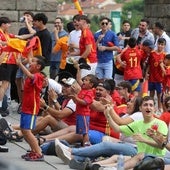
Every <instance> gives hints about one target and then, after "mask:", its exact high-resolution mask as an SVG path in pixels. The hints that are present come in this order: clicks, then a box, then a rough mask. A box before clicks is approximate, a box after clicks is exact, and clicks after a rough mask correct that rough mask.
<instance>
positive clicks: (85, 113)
mask: <svg viewBox="0 0 170 170" xmlns="http://www.w3.org/2000/svg"><path fill="white" fill-rule="evenodd" d="M97 82H98V80H97V78H96V77H95V76H94V75H92V74H88V75H87V76H85V77H84V78H83V79H82V81H80V80H79V82H78V83H79V84H80V86H81V90H80V92H79V93H78V95H71V96H70V97H71V98H72V99H73V101H74V102H75V103H76V133H77V134H82V135H83V146H87V145H90V142H89V136H88V130H89V122H90V108H89V106H90V105H91V103H92V102H93V99H94V90H93V87H95V86H96V85H97Z"/></svg>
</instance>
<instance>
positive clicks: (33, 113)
mask: <svg viewBox="0 0 170 170" xmlns="http://www.w3.org/2000/svg"><path fill="white" fill-rule="evenodd" d="M17 64H18V66H19V67H20V68H21V69H22V70H23V72H24V74H25V75H26V76H27V78H26V79H25V83H24V92H23V101H22V109H21V119H20V128H21V131H22V134H23V137H24V139H25V140H26V141H27V143H28V144H29V145H30V147H31V152H28V153H26V154H25V155H22V156H21V157H22V158H23V159H25V160H27V161H43V160H44V156H43V154H42V153H41V149H40V147H39V145H38V142H37V140H36V138H35V136H34V135H33V134H32V129H34V128H35V124H36V117H37V114H38V112H39V108H40V92H41V90H42V85H43V79H44V76H43V75H42V74H41V73H40V71H41V70H42V69H43V68H44V66H45V61H44V59H43V57H42V56H35V57H32V61H31V63H30V66H29V70H28V69H27V68H26V67H25V66H24V65H23V64H22V62H21V57H18V59H17ZM47 109H48V108H45V110H47Z"/></svg>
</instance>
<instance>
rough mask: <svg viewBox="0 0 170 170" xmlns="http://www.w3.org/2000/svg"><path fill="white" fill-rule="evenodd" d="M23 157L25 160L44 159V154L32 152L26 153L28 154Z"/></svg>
mask: <svg viewBox="0 0 170 170" xmlns="http://www.w3.org/2000/svg"><path fill="white" fill-rule="evenodd" d="M24 159H25V160H26V161H44V155H43V154H42V155H40V154H38V153H35V152H32V153H31V154H28V156H26V157H25V158H24Z"/></svg>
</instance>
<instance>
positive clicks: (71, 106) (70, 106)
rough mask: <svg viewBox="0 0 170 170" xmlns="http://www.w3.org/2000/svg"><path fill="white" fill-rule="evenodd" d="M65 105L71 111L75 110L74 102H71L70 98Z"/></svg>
mask: <svg viewBox="0 0 170 170" xmlns="http://www.w3.org/2000/svg"><path fill="white" fill-rule="evenodd" d="M66 107H67V108H69V109H71V110H72V111H73V112H75V111H76V104H75V103H74V102H73V100H72V99H70V100H69V102H68V103H67V105H66Z"/></svg>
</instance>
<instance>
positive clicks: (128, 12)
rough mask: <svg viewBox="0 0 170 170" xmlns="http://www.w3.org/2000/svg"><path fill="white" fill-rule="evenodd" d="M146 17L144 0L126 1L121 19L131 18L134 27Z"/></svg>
mask: <svg viewBox="0 0 170 170" xmlns="http://www.w3.org/2000/svg"><path fill="white" fill-rule="evenodd" d="M143 17H144V1H143V0H133V1H132V2H128V3H125V5H124V6H123V8H122V16H121V20H122V21H123V20H129V21H130V22H131V24H132V27H133V28H134V27H136V26H137V25H138V24H139V22H140V20H141V19H142V18H143Z"/></svg>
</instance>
